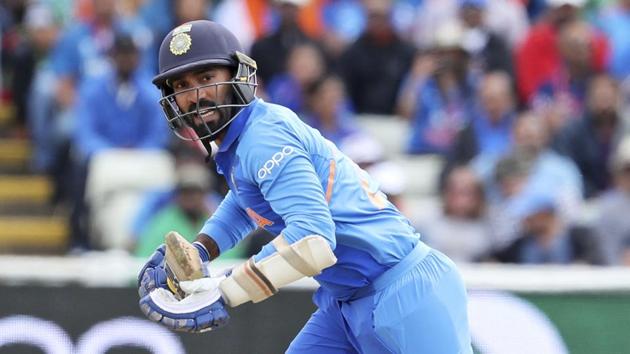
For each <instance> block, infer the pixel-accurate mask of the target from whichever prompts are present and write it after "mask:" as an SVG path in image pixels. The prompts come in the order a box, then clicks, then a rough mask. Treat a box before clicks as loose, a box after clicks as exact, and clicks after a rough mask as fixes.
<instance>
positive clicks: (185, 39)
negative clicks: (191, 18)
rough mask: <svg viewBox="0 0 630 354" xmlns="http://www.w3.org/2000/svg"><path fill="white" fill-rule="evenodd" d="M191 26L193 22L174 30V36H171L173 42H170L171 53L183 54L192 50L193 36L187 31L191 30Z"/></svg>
mask: <svg viewBox="0 0 630 354" xmlns="http://www.w3.org/2000/svg"><path fill="white" fill-rule="evenodd" d="M191 28H192V25H191V24H185V25H181V26H179V27H177V28H176V29H174V30H173V38H171V43H170V44H169V49H170V50H171V53H173V54H175V55H182V54H186V52H188V50H190V46H191V45H192V38H190V35H189V34H188V33H186V32H190V30H191Z"/></svg>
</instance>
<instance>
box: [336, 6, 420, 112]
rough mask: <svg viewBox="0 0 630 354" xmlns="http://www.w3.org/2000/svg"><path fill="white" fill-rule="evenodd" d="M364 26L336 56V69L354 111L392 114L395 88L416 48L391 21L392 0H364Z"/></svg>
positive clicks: (408, 65) (395, 95)
mask: <svg viewBox="0 0 630 354" xmlns="http://www.w3.org/2000/svg"><path fill="white" fill-rule="evenodd" d="M365 10H366V12H367V25H366V28H365V30H364V31H363V32H362V33H361V35H360V36H359V38H358V39H357V40H356V41H355V42H354V43H352V44H351V45H350V46H349V47H348V48H347V49H346V51H345V52H344V53H343V54H342V56H341V58H340V59H339V63H338V65H339V70H340V73H341V75H342V77H343V79H344V82H345V84H346V88H347V90H348V94H349V96H350V100H351V101H352V105H353V107H354V109H355V110H356V112H357V113H359V114H362V113H371V114H393V113H394V108H395V104H396V97H397V95H398V90H399V89H400V86H401V84H402V81H403V78H404V76H405V74H406V73H407V72H408V71H409V68H410V66H411V62H412V60H413V55H414V52H415V49H414V48H413V46H411V45H410V44H408V43H406V42H405V41H404V40H403V39H401V38H400V37H399V36H398V35H397V34H396V32H395V31H394V27H393V25H392V23H391V10H392V3H391V0H366V1H365Z"/></svg>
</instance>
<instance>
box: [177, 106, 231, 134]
mask: <svg viewBox="0 0 630 354" xmlns="http://www.w3.org/2000/svg"><path fill="white" fill-rule="evenodd" d="M232 101H233V96H232V95H229V96H228V97H226V99H225V100H224V102H223V103H218V102H216V101H211V100H206V99H201V100H199V102H198V103H197V104H191V105H190V106H189V107H188V110H187V114H190V113H192V115H191V116H190V117H194V118H192V119H189V120H188V122H187V123H188V125H189V126H190V127H191V128H192V129H193V130H194V131H195V133H196V134H197V135H198V136H199V137H207V136H212V135H215V134H217V133H218V132H219V131H221V130H222V128H223V129H224V128H225V127H224V125H225V124H226V122H228V121H229V120H230V118H231V117H232V114H233V108H234V107H220V108H217V107H218V106H220V105H226V104H231V103H232ZM205 110H209V111H213V112H214V116H213V117H212V118H213V119H212V120H209V121H208V120H206V119H204V118H203V117H201V115H200V114H199V113H200V112H204V111H205ZM194 112H196V113H194ZM211 140H214V139H211Z"/></svg>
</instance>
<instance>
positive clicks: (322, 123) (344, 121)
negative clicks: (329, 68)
mask: <svg viewBox="0 0 630 354" xmlns="http://www.w3.org/2000/svg"><path fill="white" fill-rule="evenodd" d="M302 120H304V121H305V122H306V123H307V124H309V125H310V126H311V127H313V128H315V129H317V130H319V132H320V133H321V134H322V135H323V136H324V137H325V138H326V139H328V140H330V141H332V142H333V143H335V144H337V145H338V144H340V143H342V142H343V140H344V139H346V138H347V137H348V136H350V135H352V134H356V133H358V131H359V128H358V127H357V124H356V122H355V118H354V113H353V112H352V110H351V109H350V108H349V103H348V99H347V97H346V93H345V88H344V86H343V81H341V79H340V78H339V77H338V76H335V75H331V74H328V75H324V76H323V77H320V78H318V79H317V80H315V81H314V82H313V83H311V84H310V85H309V87H308V88H307V91H306V112H305V113H304V114H303V115H302Z"/></svg>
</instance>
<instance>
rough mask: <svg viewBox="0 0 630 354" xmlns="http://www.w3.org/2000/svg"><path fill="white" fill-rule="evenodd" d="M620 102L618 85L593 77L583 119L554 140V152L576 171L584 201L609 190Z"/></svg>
mask: <svg viewBox="0 0 630 354" xmlns="http://www.w3.org/2000/svg"><path fill="white" fill-rule="evenodd" d="M619 102H620V97H619V85H618V83H617V82H616V81H615V80H614V79H613V78H611V77H609V76H607V75H599V76H596V77H594V78H593V79H592V80H591V82H590V84H589V86H588V91H587V97H586V112H585V115H584V117H583V118H582V119H579V120H575V121H573V122H571V123H570V124H569V125H567V126H566V127H565V128H564V129H562V130H561V131H560V132H559V133H558V134H557V135H556V136H555V137H554V138H553V146H554V148H555V149H556V150H557V151H558V152H559V153H561V154H563V155H565V156H567V157H569V158H570V159H571V160H573V162H575V164H576V165H577V167H578V168H579V170H580V173H581V174H582V176H583V178H584V197H586V198H591V197H594V196H597V195H598V194H599V193H601V192H603V191H605V190H606V189H608V188H610V187H611V176H610V170H609V169H608V168H607V163H608V161H609V159H610V155H611V152H612V151H614V148H615V144H616V141H617V140H618V138H619V135H620V134H623V131H624V128H625V127H624V123H623V120H622V117H621V116H620V112H619Z"/></svg>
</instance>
